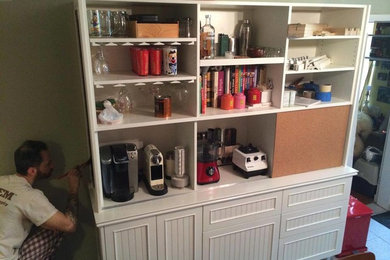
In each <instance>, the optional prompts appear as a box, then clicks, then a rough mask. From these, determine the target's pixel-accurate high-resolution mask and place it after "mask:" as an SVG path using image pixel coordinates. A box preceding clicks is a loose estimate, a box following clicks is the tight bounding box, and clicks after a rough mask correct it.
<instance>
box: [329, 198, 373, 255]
mask: <svg viewBox="0 0 390 260" xmlns="http://www.w3.org/2000/svg"><path fill="white" fill-rule="evenodd" d="M372 213H373V212H372V210H371V209H370V208H369V207H367V206H366V205H364V204H363V203H361V202H360V201H359V200H357V199H356V198H355V197H353V196H350V198H349V205H348V213H347V223H346V225H345V232H344V240H343V249H342V251H341V253H340V254H339V255H337V257H342V256H346V255H351V254H352V253H354V252H356V251H358V252H365V251H367V247H366V242H367V234H368V228H369V226H370V219H371V215H372Z"/></svg>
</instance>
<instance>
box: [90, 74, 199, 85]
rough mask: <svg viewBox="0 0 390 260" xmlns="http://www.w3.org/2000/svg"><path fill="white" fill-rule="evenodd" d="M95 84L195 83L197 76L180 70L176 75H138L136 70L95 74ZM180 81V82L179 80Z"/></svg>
mask: <svg viewBox="0 0 390 260" xmlns="http://www.w3.org/2000/svg"><path fill="white" fill-rule="evenodd" d="M93 78H94V85H95V86H101V85H115V84H131V83H134V84H140V85H142V83H156V82H157V83H158V82H167V83H168V82H171V83H185V82H187V83H188V82H189V83H193V82H194V81H195V80H196V76H193V75H190V74H188V73H184V72H179V73H178V74H177V75H175V76H169V75H159V76H153V75H150V76H138V75H137V74H135V73H134V72H130V71H126V72H110V73H107V74H101V75H96V74H94V76H93ZM178 81H180V82H178Z"/></svg>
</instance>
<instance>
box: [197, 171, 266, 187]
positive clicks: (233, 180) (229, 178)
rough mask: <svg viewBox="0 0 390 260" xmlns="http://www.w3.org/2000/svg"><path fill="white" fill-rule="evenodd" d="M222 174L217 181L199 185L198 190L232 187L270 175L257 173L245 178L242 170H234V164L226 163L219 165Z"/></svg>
mask: <svg viewBox="0 0 390 260" xmlns="http://www.w3.org/2000/svg"><path fill="white" fill-rule="evenodd" d="M218 170H219V174H220V176H221V178H220V180H219V181H218V182H217V183H210V184H205V185H198V186H197V187H198V188H197V190H198V191H206V190H214V189H221V188H227V187H232V186H234V185H237V184H242V183H248V182H255V181H259V180H264V179H268V178H269V177H268V175H257V176H253V177H250V178H248V179H247V178H245V177H244V176H243V175H242V174H241V173H240V172H238V171H235V170H233V166H232V165H224V166H219V167H218Z"/></svg>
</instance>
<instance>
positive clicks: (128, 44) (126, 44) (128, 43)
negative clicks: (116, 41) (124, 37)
mask: <svg viewBox="0 0 390 260" xmlns="http://www.w3.org/2000/svg"><path fill="white" fill-rule="evenodd" d="M133 45H134V44H132V43H131V42H125V43H123V44H122V46H133Z"/></svg>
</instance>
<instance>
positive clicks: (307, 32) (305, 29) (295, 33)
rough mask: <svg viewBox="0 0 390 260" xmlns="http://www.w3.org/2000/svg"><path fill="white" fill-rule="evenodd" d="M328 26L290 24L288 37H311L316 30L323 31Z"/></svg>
mask: <svg viewBox="0 0 390 260" xmlns="http://www.w3.org/2000/svg"><path fill="white" fill-rule="evenodd" d="M326 27H327V25H326V24H301V23H295V24H289V25H288V37H310V36H313V35H314V33H315V32H317V31H322V30H323V29H324V28H326Z"/></svg>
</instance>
